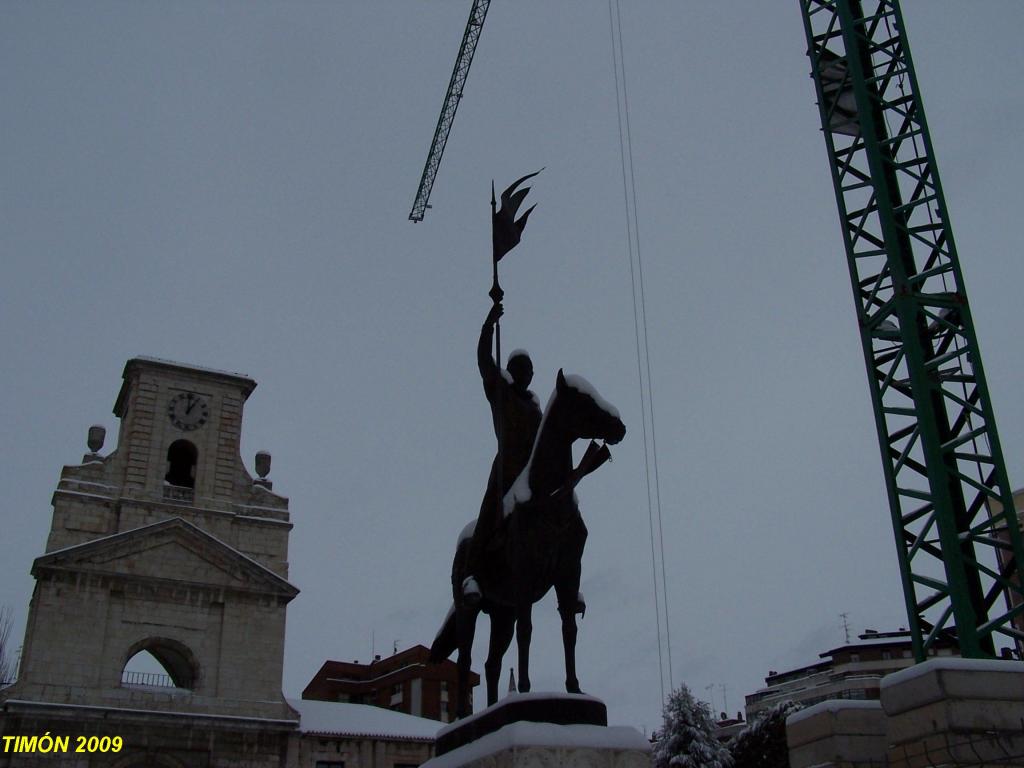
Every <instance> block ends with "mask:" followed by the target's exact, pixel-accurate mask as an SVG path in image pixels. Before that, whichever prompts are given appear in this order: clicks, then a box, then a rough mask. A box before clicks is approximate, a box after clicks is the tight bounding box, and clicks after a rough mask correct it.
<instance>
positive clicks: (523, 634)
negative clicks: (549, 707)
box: [516, 602, 533, 693]
mask: <svg viewBox="0 0 1024 768" xmlns="http://www.w3.org/2000/svg"><path fill="white" fill-rule="evenodd" d="M532 637H533V605H532V604H531V603H529V602H526V603H524V604H522V605H519V606H516V644H517V645H518V647H519V692H520V693H529V691H530V638H532Z"/></svg>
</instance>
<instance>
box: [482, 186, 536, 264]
mask: <svg viewBox="0 0 1024 768" xmlns="http://www.w3.org/2000/svg"><path fill="white" fill-rule="evenodd" d="M540 170H541V171H543V170H544V169H543V168H541V169H540ZM538 173H540V171H534V172H533V173H528V174H526V175H525V176H523V177H522V178H521V179H517V180H516V181H514V182H512V184H511V185H509V187H508V189H506V190H505V191H504V192H502V193H501V208H499V209H498V210H494V204H495V200H494V182H493V181H492V182H491V237H492V242H493V245H494V263H495V264H497V263H498V261H500V260H501V257H502V256H504V255H505V254H506V253H508V252H509V251H511V250H512V249H513V248H515V247H516V246H517V245H519V239H520V238H521V237H522V235H523V228H524V227H525V226H526V219H527V218H529V216H530V213H532V212H533V209H534V208H536V207H537V206H536V205H531V206H530V207H529V208H528V209H527V211H526V213H524V214H523V215H522V216H520V217H519V218H518V219H517V218H516V213H517V212H518V211H519V206H520V205H522V203H523V199H524V198H525V197H526V194H527V193H528V192H529V191H530V188H529V187H526V188H524V189H520V190H517V189H516V187H518V186H519V185H520V184H522V183H523V182H524V181H526V180H527V179H531V178H533V177H534V176H536V175H537V174H538Z"/></svg>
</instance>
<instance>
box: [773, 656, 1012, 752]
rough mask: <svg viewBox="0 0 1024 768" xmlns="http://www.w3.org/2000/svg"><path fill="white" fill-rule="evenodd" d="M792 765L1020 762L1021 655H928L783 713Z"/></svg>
mask: <svg viewBox="0 0 1024 768" xmlns="http://www.w3.org/2000/svg"><path fill="white" fill-rule="evenodd" d="M786 738H787V741H788V743H789V761H790V765H792V766H793V768H879V767H881V766H887V767H888V768H934V767H935V766H942V767H943V768H990V767H994V766H1015V767H1016V768H1019V767H1020V766H1024V662H1018V661H1008V660H995V659H961V658H944V659H930V660H928V661H925V662H922V663H921V664H917V665H915V666H914V667H911V668H908V669H905V670H902V671H900V672H896V673H893V674H891V675H888V676H887V677H885V678H884V679H883V681H882V688H881V699H880V700H879V701H877V702H876V701H870V702H869V701H825V702H822V703H820V704H817V705H815V706H813V707H810V708H808V709H806V710H803V711H801V712H796V713H794V714H792V715H790V716H789V718H788V719H787V720H786Z"/></svg>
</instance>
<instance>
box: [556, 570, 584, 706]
mask: <svg viewBox="0 0 1024 768" xmlns="http://www.w3.org/2000/svg"><path fill="white" fill-rule="evenodd" d="M555 593H556V595H557V597H558V615H559V616H561V617H562V647H563V649H564V650H565V690H566V691H568V692H569V693H580V692H581V691H580V681H579V680H578V679H577V677H576V614H577V613H579V612H580V601H579V582H578V581H577V582H575V583H574V584H568V585H566V586H565V588H564V589H562V588H559V587H558V586H556V587H555Z"/></svg>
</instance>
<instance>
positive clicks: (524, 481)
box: [502, 371, 619, 517]
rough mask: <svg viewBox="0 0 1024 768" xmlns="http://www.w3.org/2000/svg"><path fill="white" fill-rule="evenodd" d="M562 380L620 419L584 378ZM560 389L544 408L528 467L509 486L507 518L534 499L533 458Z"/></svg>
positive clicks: (505, 501)
mask: <svg viewBox="0 0 1024 768" xmlns="http://www.w3.org/2000/svg"><path fill="white" fill-rule="evenodd" d="M559 373H560V374H561V375H562V380H563V381H564V382H565V385H566V388H568V389H571V390H573V391H574V392H576V393H577V394H580V395H584V396H585V397H589V398H590V399H591V400H592V401H593V402H594V404H595V405H596V406H597V407H598V408H600V409H601V410H602V411H604V412H605V413H607V414H610V415H612V416H614V417H615V418H619V411H618V409H617V408H616V407H615V406H614V405H612V404H611V403H609V402H608V401H607V400H605V399H604V398H603V397H601V395H600V394H598V392H597V390H596V389H594V386H593V385H592V384H591V383H590V382H589V381H587V380H586V379H584V378H583V377H582V376H578V375H576V374H562V373H561V371H559ZM558 393H559V389H558V386H557V385H556V386H555V388H554V390H552V392H551V396H550V397H549V398H548V403H547V405H545V406H544V413H543V415H542V416H541V419H540V426H539V427H537V434H536V436H534V438H533V447H532V448H531V449H530V458H529V459H528V460H527V462H526V466H524V467H523V470H522V471H521V472H520V473H519V475H518V477H516V479H515V480H514V481H513V483H512V485H510V486H509V489H508V491H507V492H506V493H505V496H504V498H503V499H502V512H503V513H504V515H505V517H508V516H509V515H511V514H512V510H514V509H515V508H516V504H526V503H528V502H529V501H530V499H531V498H533V489H532V488H530V469H531V467H532V466H533V457H534V455H536V453H537V445H538V443H540V438H541V435H543V434H544V425H545V423H546V422H547V419H548V413H550V411H551V408H552V406H553V405H554V404H555V401H556V400H557V398H558ZM573 501H574V502H575V501H576V493H575V492H573Z"/></svg>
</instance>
